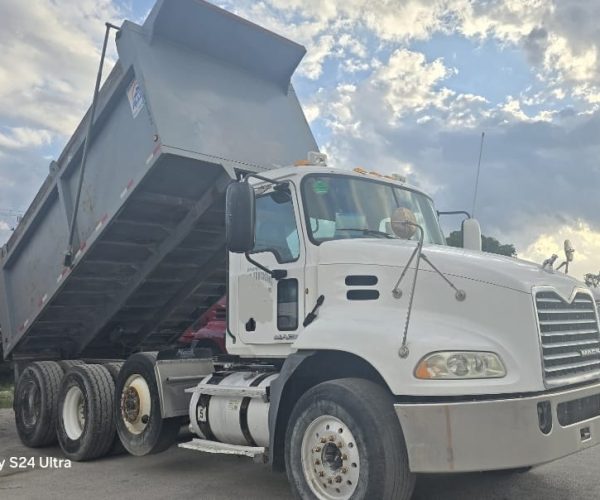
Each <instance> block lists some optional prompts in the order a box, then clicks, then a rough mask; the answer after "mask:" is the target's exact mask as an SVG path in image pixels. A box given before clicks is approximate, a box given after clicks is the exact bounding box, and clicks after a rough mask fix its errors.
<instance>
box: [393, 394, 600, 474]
mask: <svg viewBox="0 0 600 500" xmlns="http://www.w3.org/2000/svg"><path fill="white" fill-rule="evenodd" d="M569 402H571V404H570V405H568V408H569V410H570V411H569V412H565V410H566V408H567V405H565V404H563V403H569ZM538 403H542V405H540V407H544V406H546V407H547V408H549V409H550V415H551V417H552V428H551V429H550V431H549V432H547V433H546V434H545V433H544V432H542V430H541V429H540V420H539V417H538ZM548 403H549V406H548ZM559 405H560V410H561V418H560V421H559V416H558V408H559ZM394 407H395V409H396V413H397V415H398V418H399V420H400V423H401V425H402V430H403V431H404V437H405V440H406V445H407V449H408V458H409V462H410V468H411V470H412V471H413V472H469V471H481V470H495V469H510V468H514V467H525V466H529V465H539V464H542V463H545V462H551V461H552V460H556V459H558V458H561V457H564V456H567V455H570V454H572V453H576V452H578V451H580V450H583V449H585V448H589V447H591V446H595V445H597V444H598V443H600V383H595V384H593V385H588V386H584V387H578V388H575V389H564V390H562V391H553V392H548V393H544V394H540V395H536V396H531V397H522V398H512V399H495V400H487V401H472V402H451V403H427V404H421V403H416V404H412V403H406V404H396V405H394ZM592 415H594V416H592ZM561 422H562V424H564V425H562V424H561ZM546 430H547V429H546Z"/></svg>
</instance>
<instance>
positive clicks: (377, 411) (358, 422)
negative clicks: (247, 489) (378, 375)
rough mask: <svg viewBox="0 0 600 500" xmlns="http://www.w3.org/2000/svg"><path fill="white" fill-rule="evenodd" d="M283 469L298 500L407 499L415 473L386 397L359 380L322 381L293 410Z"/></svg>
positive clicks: (384, 393) (376, 387) (381, 389)
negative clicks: (409, 462)
mask: <svg viewBox="0 0 600 500" xmlns="http://www.w3.org/2000/svg"><path fill="white" fill-rule="evenodd" d="M285 442H286V449H285V459H286V460H285V461H286V471H287V475H288V479H289V482H290V485H291V487H292V492H293V493H294V496H295V497H296V498H299V499H306V498H318V499H350V498H352V499H353V500H354V499H356V500H363V499H372V498H377V499H381V500H387V499H394V500H408V499H410V497H411V495H412V492H413V489H414V475H413V474H412V473H411V472H410V470H409V467H408V455H407V451H406V445H405V442H404V437H403V434H402V429H401V427H400V423H399V421H398V417H397V416H396V413H395V412H394V407H393V401H392V398H391V397H390V395H389V394H388V393H387V392H386V391H385V390H384V389H383V388H382V387H381V386H379V385H377V384H375V383H373V382H370V381H368V380H363V379H352V378H348V379H339V380H333V381H330V382H324V383H321V384H319V385H317V386H315V387H313V388H312V389H310V390H309V391H308V392H306V393H305V394H304V395H303V396H302V397H301V398H300V399H299V401H298V403H297V404H296V406H295V407H294V409H293V411H292V415H291V417H290V420H289V424H288V427H287V432H286V440H285Z"/></svg>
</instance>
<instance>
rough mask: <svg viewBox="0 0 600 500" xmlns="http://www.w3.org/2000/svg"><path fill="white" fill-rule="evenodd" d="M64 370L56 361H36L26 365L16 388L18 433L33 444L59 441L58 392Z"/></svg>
mask: <svg viewBox="0 0 600 500" xmlns="http://www.w3.org/2000/svg"><path fill="white" fill-rule="evenodd" d="M62 375H63V371H62V370H61V368H60V366H59V365H58V363H56V362H54V361H36V362H35V363H31V364H30V365H29V366H27V367H26V368H25V369H24V370H23V373H22V374H21V376H20V377H19V380H18V381H17V387H16V388H15V399H14V403H13V408H14V410H15V421H16V425H17V433H18V435H19V438H20V439H21V442H22V443H23V444H24V445H25V446H28V447H30V448H39V447H42V446H49V445H51V444H54V443H55V442H56V416H57V407H58V393H59V389H60V380H61V378H62Z"/></svg>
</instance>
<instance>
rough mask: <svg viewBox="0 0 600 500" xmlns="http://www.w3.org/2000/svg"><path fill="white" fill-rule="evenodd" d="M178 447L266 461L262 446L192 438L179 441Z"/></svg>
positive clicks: (264, 450) (265, 452)
mask: <svg viewBox="0 0 600 500" xmlns="http://www.w3.org/2000/svg"><path fill="white" fill-rule="evenodd" d="M179 447H180V448H186V449H188V450H194V451H203V452H204V453H215V454H221V455H238V456H243V457H250V458H252V459H253V460H254V461H255V462H260V463H266V461H267V451H266V448H264V447H262V446H242V445H237V444H228V443H219V442H217V441H208V440H206V439H192V440H191V441H188V442H187V443H180V444H179Z"/></svg>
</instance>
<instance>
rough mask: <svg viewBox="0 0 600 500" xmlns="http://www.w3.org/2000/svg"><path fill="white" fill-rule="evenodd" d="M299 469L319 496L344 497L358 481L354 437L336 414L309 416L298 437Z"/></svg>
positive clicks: (354, 488) (357, 463)
mask: <svg viewBox="0 0 600 500" xmlns="http://www.w3.org/2000/svg"><path fill="white" fill-rule="evenodd" d="M302 470H303V472H304V477H305V479H306V482H307V483H308V485H309V487H310V489H311V490H312V492H313V493H314V494H315V495H316V496H317V498H322V499H335V500H339V499H347V498H350V497H351V496H352V494H353V493H354V491H355V490H356V486H357V485H358V477H359V474H360V457H359V453H358V446H357V445H356V440H355V439H354V436H353V435H352V432H350V429H349V428H348V426H347V425H346V424H344V422H342V421H341V420H340V419H339V418H337V417H333V416H331V415H322V416H320V417H318V418H316V419H315V420H313V421H312V422H311V423H310V425H309V426H308V427H307V428H306V431H305V432H304V437H303V439H302Z"/></svg>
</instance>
